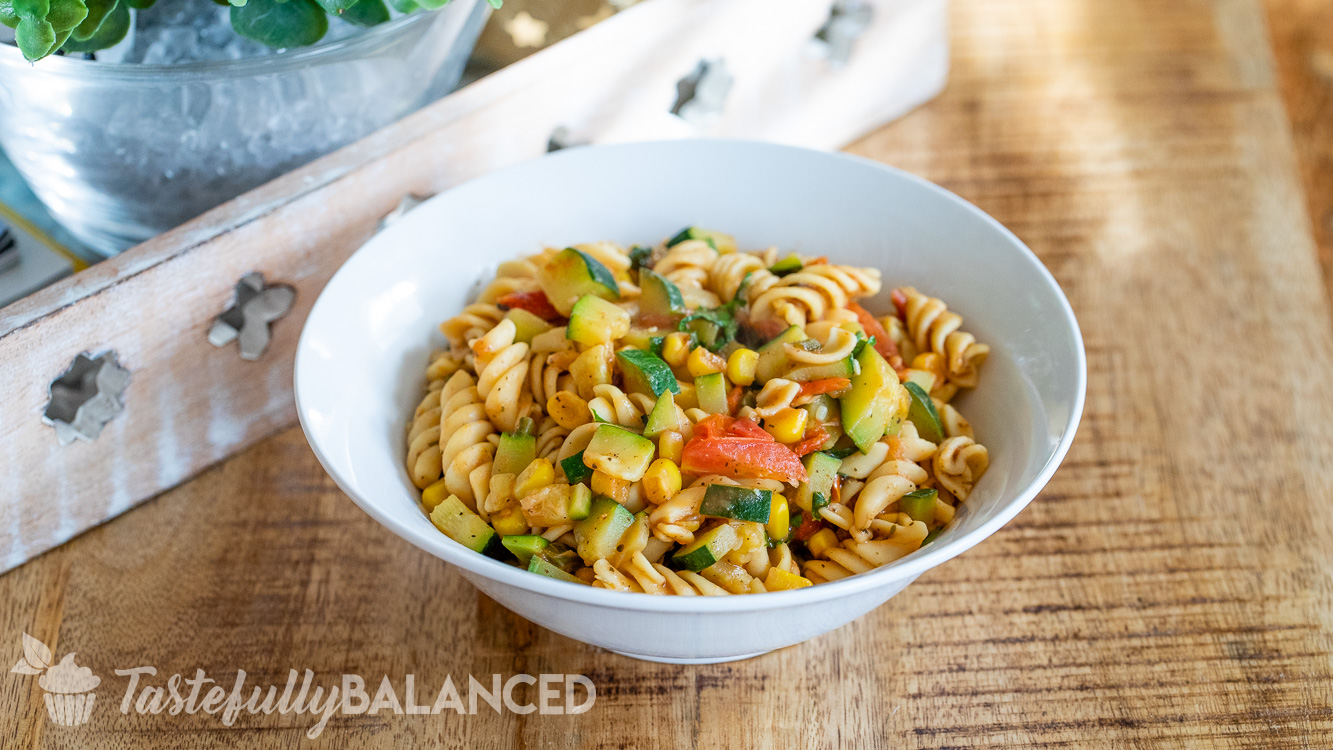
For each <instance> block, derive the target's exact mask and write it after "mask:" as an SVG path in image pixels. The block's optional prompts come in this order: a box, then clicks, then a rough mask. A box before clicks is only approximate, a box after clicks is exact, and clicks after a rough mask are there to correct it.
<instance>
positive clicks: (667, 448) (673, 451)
mask: <svg viewBox="0 0 1333 750" xmlns="http://www.w3.org/2000/svg"><path fill="white" fill-rule="evenodd" d="M684 450H685V436H683V435H681V434H680V433H679V432H676V431H675V430H667V431H666V432H664V433H662V434H661V435H658V436H657V455H659V456H661V457H662V458H664V459H666V460H667V461H670V462H671V463H673V464H675V465H677V466H679V465H680V454H681V453H682V452H684ZM648 468H650V469H651V468H652V467H651V466H650V467H648Z"/></svg>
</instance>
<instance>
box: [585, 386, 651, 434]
mask: <svg viewBox="0 0 1333 750" xmlns="http://www.w3.org/2000/svg"><path fill="white" fill-rule="evenodd" d="M592 390H593V394H594V395H593V399H592V400H591V401H589V402H588V409H589V411H591V412H592V414H593V415H594V416H595V417H597V418H598V419H599V420H600V421H602V422H610V423H611V424H618V425H620V426H621V427H633V428H636V429H638V428H642V427H643V416H644V414H646V413H648V412H650V411H652V409H653V403H654V399H653V398H651V397H649V396H645V395H644V394H642V393H625V392H624V391H622V390H620V389H619V388H617V387H615V386H614V385H611V384H609V383H599V384H598V385H595V386H593V388H592Z"/></svg>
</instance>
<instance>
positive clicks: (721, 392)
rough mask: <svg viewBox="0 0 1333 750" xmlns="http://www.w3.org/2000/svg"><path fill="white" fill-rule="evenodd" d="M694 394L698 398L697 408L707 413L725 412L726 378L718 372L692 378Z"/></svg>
mask: <svg viewBox="0 0 1333 750" xmlns="http://www.w3.org/2000/svg"><path fill="white" fill-rule="evenodd" d="M694 394H695V396H696V397H697V398H698V399H699V408H700V409H703V410H704V411H706V412H708V413H709V414H726V413H728V412H729V411H730V409H728V408H727V380H726V378H725V377H724V376H723V375H722V373H720V372H712V373H709V374H707V375H700V376H699V377H697V378H695V379H694Z"/></svg>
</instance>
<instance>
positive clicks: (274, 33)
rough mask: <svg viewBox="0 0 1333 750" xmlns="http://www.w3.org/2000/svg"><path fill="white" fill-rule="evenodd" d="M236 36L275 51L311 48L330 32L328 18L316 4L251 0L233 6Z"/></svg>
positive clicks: (295, 0) (305, 0)
mask: <svg viewBox="0 0 1333 750" xmlns="http://www.w3.org/2000/svg"><path fill="white" fill-rule="evenodd" d="M231 25H232V28H234V29H236V33H238V34H240V35H241V36H243V37H246V38H247V39H253V40H255V41H256V42H259V43H260V44H266V45H268V46H270V47H273V48H274V49H285V48H287V47H308V46H310V45H312V44H314V43H315V42H318V41H319V40H320V39H323V38H324V34H325V33H326V32H328V30H329V18H328V16H327V15H326V14H325V13H324V10H323V9H322V8H320V7H319V6H318V5H316V4H315V2H314V0H285V2H279V1H278V0H249V1H248V2H247V3H246V4H245V5H244V6H241V7H236V6H232V9H231Z"/></svg>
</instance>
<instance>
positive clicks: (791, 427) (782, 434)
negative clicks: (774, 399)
mask: <svg viewBox="0 0 1333 750" xmlns="http://www.w3.org/2000/svg"><path fill="white" fill-rule="evenodd" d="M809 417H810V415H809V414H807V413H806V411H805V410H804V409H793V408H791V407H790V406H784V407H782V408H781V409H779V410H778V412H777V413H776V414H774V415H773V416H771V417H769V418H768V419H765V420H764V429H765V430H767V431H768V434H770V435H772V436H773V439H774V440H776V441H778V442H779V443H795V442H797V441H798V440H800V439H801V438H802V437H803V436H804V435H805V422H806V420H807V419H808V418H809Z"/></svg>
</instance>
